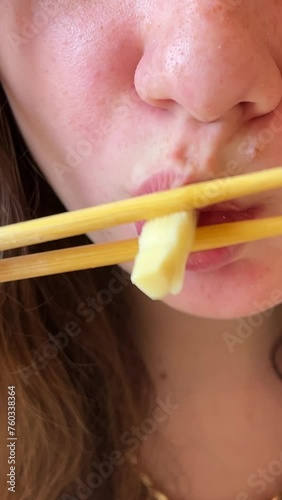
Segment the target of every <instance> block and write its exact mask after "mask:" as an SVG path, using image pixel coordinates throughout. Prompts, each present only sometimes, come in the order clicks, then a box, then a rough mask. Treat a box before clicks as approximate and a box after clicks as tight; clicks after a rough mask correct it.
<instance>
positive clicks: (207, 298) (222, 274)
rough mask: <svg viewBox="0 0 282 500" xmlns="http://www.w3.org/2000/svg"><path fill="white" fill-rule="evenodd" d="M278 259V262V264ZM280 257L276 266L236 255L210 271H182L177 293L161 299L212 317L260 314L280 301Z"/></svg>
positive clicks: (232, 317) (186, 310)
mask: <svg viewBox="0 0 282 500" xmlns="http://www.w3.org/2000/svg"><path fill="white" fill-rule="evenodd" d="M279 262H280V265H279ZM281 269H282V260H281V257H280V261H279V260H276V264H275V266H270V264H269V260H268V261H267V263H266V262H263V261H258V260H254V259H250V258H249V259H248V258H244V259H239V260H238V261H236V262H233V263H230V264H228V265H226V266H223V267H222V268H221V269H218V270H216V271H213V272H205V273H204V272H203V273H200V272H190V271H187V272H186V275H185V281H184V286H183V289H182V292H181V293H180V294H179V295H175V296H173V295H169V296H167V297H165V299H164V300H163V302H164V303H165V304H166V305H168V306H169V307H172V308H174V309H176V310H178V311H181V312H184V313H187V314H191V315H193V316H200V317H205V318H211V319H236V318H241V317H246V316H252V315H255V314H261V313H264V312H266V311H269V309H272V308H273V307H275V306H276V305H278V304H280V303H282V274H281Z"/></svg>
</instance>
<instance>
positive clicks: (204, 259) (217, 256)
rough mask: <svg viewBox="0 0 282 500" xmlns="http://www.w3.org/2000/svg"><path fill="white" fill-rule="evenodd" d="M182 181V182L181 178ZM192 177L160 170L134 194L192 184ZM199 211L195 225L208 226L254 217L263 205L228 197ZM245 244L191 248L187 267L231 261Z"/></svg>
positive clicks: (139, 226) (138, 227) (204, 267)
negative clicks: (176, 176) (224, 200)
mask: <svg viewBox="0 0 282 500" xmlns="http://www.w3.org/2000/svg"><path fill="white" fill-rule="evenodd" d="M181 181H182V182H181ZM191 183H192V182H191V179H180V178H178V180H177V179H176V178H175V177H174V176H173V175H171V174H165V176H164V175H163V174H160V177H158V175H157V176H156V175H155V176H153V177H152V178H151V180H150V179H149V180H148V181H147V182H145V183H143V185H142V186H140V187H139V189H138V191H136V192H135V193H134V194H135V196H141V195H144V194H150V193H153V192H157V191H164V190H167V189H172V188H175V187H181V186H184V185H188V184H191ZM197 212H198V227H200V226H210V225H213V224H224V223H228V222H240V221H245V220H252V219H257V218H259V217H261V216H262V212H263V207H262V206H261V205H258V204H257V205H246V203H245V206H243V203H239V202H238V200H236V201H235V200H230V201H227V202H224V203H219V204H215V205H210V206H207V207H204V208H202V209H200V210H197ZM145 222H146V221H144V220H143V221H137V222H136V223H135V228H136V232H137V234H138V236H139V235H140V234H141V231H142V228H143V226H144V224H145ZM246 245H247V244H240V245H232V246H228V247H222V248H218V249H215V250H205V251H202V252H194V253H191V254H190V255H189V258H188V260H187V264H186V269H187V270H189V271H213V270H217V269H219V268H221V267H223V266H225V265H227V264H229V263H231V262H234V261H235V260H237V259H238V258H239V256H240V255H241V254H242V251H243V249H244V248H245V247H246Z"/></svg>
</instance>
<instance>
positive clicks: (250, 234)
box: [0, 167, 282, 283]
mask: <svg viewBox="0 0 282 500" xmlns="http://www.w3.org/2000/svg"><path fill="white" fill-rule="evenodd" d="M281 187H282V167H276V168H273V169H270V170H265V171H262V172H259V173H252V174H245V175H238V176H236V177H232V178H230V177H229V178H223V179H217V180H212V181H205V182H201V183H197V184H191V185H188V186H184V187H180V188H176V189H173V190H168V191H162V192H158V193H153V194H149V195H143V196H139V197H135V198H131V199H128V200H123V201H118V202H113V203H108V204H104V205H99V206H95V207H91V208H85V209H81V210H76V211H71V212H66V213H62V214H58V215H52V216H48V217H41V218H39V219H35V220H30V221H25V222H20V223H17V224H10V225H7V226H4V227H1V228H0V251H5V250H11V249H14V248H19V247H23V246H28V245H36V244H38V243H43V242H47V241H52V240H58V239H61V238H66V237H70V236H77V235H80V234H85V233H88V232H93V231H97V230H100V229H105V228H108V227H112V226H116V225H120V224H125V223H132V222H135V221H139V220H150V219H154V218H157V217H162V216H164V215H168V214H170V213H174V212H181V211H187V210H191V209H199V208H203V207H206V206H209V205H214V204H215V203H221V202H224V201H228V200H232V199H235V198H239V197H242V196H246V195H251V194H255V193H259V192H263V191H268V190H271V189H277V188H281ZM279 235H282V216H279V217H271V218H266V219H260V220H251V221H243V222H232V223H224V224H218V225H213V226H206V227H200V228H197V231H196V238H195V242H194V246H193V249H192V251H193V252H195V251H201V250H209V249H214V248H220V247H224V246H229V245H235V244H239V243H244V242H249V241H255V240H260V239H264V238H270V237H274V236H279ZM137 251H138V239H130V240H123V241H120V242H114V243H105V244H94V243H93V244H90V245H83V246H80V247H74V248H67V249H61V250H53V251H49V252H40V253H36V254H31V255H25V256H20V257H11V258H4V259H2V260H1V261H0V283H4V282H7V281H15V280H20V279H27V278H35V277H39V276H47V275H51V274H58V273H64V272H71V271H77V270H83V269H89V268H95V267H103V266H108V265H113V264H121V263H123V262H129V261H132V260H133V259H134V258H135V256H136V254H137Z"/></svg>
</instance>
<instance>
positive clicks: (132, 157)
mask: <svg viewBox="0 0 282 500" xmlns="http://www.w3.org/2000/svg"><path fill="white" fill-rule="evenodd" d="M281 22H282V3H281V2H277V1H276V0H268V1H267V2H266V1H265V0H257V1H256V2H253V1H248V0H241V1H240V0H238V1H236V2H234V1H231V0H217V1H214V2H210V0H198V1H193V0H192V1H191V0H190V1H187V0H169V1H164V0H150V1H148V0H120V1H118V2H117V1H116V0H84V1H81V0H57V1H54V2H53V1H51V0H13V2H11V1H6V0H2V1H1V2H0V80H1V83H2V85H3V88H4V90H5V93H6V95H7V98H8V100H9V103H10V106H11V108H12V110H13V113H14V116H15V118H16V121H17V123H18V125H19V128H20V130H21V133H22V135H23V137H24V139H25V142H26V144H27V146H28V148H29V149H30V151H31V153H32V155H33V158H34V159H35V161H36V163H37V165H38V166H39V168H40V170H41V171H42V173H43V174H44V175H45V176H46V178H47V180H48V182H49V183H50V185H51V186H52V188H53V189H54V191H55V192H56V194H57V195H58V197H59V198H60V199H61V200H62V202H63V204H64V206H65V207H66V208H67V209H68V210H77V209H81V208H85V207H90V206H94V205H99V204H103V203H107V202H112V201H118V200H123V199H128V198H131V197H133V196H137V195H142V194H146V193H151V192H154V191H160V190H165V189H171V188H174V187H178V186H182V185H185V184H189V183H195V182H201V181H205V180H210V179H222V178H225V177H232V176H235V175H239V174H248V173H251V172H258V171H261V170H264V169H270V168H272V167H276V166H279V165H281V164H282V162H281V159H282V141H281V137H282V103H281V98H282V79H281V70H282V43H281V42H282V31H281V29H280V24H281ZM209 203H210V202H209ZM276 215H282V190H281V189H280V190H279V189H276V190H273V191H268V192H265V193H261V194H257V195H253V196H248V197H244V198H241V199H237V200H236V201H230V202H227V203H226V204H225V205H222V206H218V207H213V209H211V210H210V212H209V211H208V210H206V212H204V213H202V215H201V214H200V218H201V217H202V220H203V223H206V224H210V223H218V222H225V221H227V222H228V221H230V222H232V221H237V220H245V219H248V218H254V217H255V218H263V217H270V216H276ZM88 236H89V237H90V238H91V240H92V241H93V242H97V243H103V242H109V241H117V240H122V239H127V238H136V237H138V225H136V224H134V223H132V224H127V225H123V226H117V227H114V228H110V229H107V230H104V231H99V232H97V233H91V234H89V235H88ZM281 265H282V238H281V237H276V238H272V239H265V240H262V241H256V242H253V243H248V244H243V245H241V246H240V247H230V248H229V249H227V250H226V249H225V250H220V251H217V252H212V251H210V252H205V253H203V254H199V253H198V254H193V255H192V256H191V257H190V259H189V262H188V264H187V270H186V274H185V283H184V287H183V290H182V292H181V293H180V294H179V295H177V296H173V295H169V296H167V297H166V298H165V299H164V302H165V303H166V304H168V305H169V306H171V307H173V308H174V309H176V310H179V311H184V312H186V313H193V314H195V315H200V316H207V317H214V318H232V317H239V316H244V315H249V314H253V313H254V312H256V311H257V310H258V309H260V310H263V309H266V308H267V307H269V306H274V305H275V304H276V303H280V302H282V292H281V293H280V292H279V291H280V290H282V276H281V272H280V270H281ZM123 267H124V269H125V270H127V271H128V272H131V271H132V267H133V263H126V264H125V265H124V266H123Z"/></svg>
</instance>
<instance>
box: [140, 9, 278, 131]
mask: <svg viewBox="0 0 282 500" xmlns="http://www.w3.org/2000/svg"><path fill="white" fill-rule="evenodd" d="M220 1H221V0H220ZM181 3H182V5H183V8H181V9H180V8H179V9H178V11H177V13H175V12H173V11H171V15H170V16H168V15H167V14H166V19H164V20H163V21H162V19H161V20H160V21H159V27H157V26H154V25H153V24H152V32H151V35H149V34H148V35H147V36H146V37H145V38H144V53H143V57H142V59H141V60H140V62H139V64H138V66H137V68H136V72H135V88H136V92H137V93H138V95H139V97H140V98H141V99H142V100H143V101H144V102H146V103H148V104H150V105H152V106H155V107H159V108H165V109H167V110H169V109H172V108H176V107H177V108H179V106H180V107H181V108H182V110H185V112H186V113H187V114H188V116H190V117H192V118H194V119H195V120H198V121H199V122H212V121H215V120H219V119H220V118H222V117H223V116H224V115H226V113H228V112H230V110H231V109H233V108H234V107H236V109H237V108H238V106H239V105H242V106H243V108H244V116H245V117H246V116H247V117H248V119H250V118H254V117H258V116H261V115H264V114H267V113H269V112H271V111H273V110H274V109H275V108H276V107H277V105H278V104H279V102H280V101H281V94H282V85H281V83H282V81H281V75H280V71H279V68H278V67H277V65H276V63H275V60H274V57H273V56H272V54H271V51H270V48H269V44H268V41H267V39H264V35H263V30H261V29H260V26H259V25H258V23H259V21H258V20H256V19H255V16H252V15H251V13H250V11H249V10H250V9H249V10H247V9H246V3H248V4H249V2H248V1H247V2H245V3H244V2H241V4H242V6H241V7H240V6H238V7H236V8H234V9H233V11H232V12H231V13H229V15H228V16H226V17H225V18H224V17H222V16H219V15H218V13H217V12H216V9H215V6H216V4H219V1H214V2H212V5H213V9H210V8H209V7H208V4H211V3H210V0H199V1H198V2H195V3H194V2H192V3H191V5H187V3H186V2H181ZM192 4H193V5H192ZM249 6H250V5H248V7H249ZM248 12H249V13H248ZM246 16H247V18H246ZM248 16H249V17H248ZM264 33H265V31H264ZM268 35H269V33H268ZM265 36H266V35H265Z"/></svg>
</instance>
